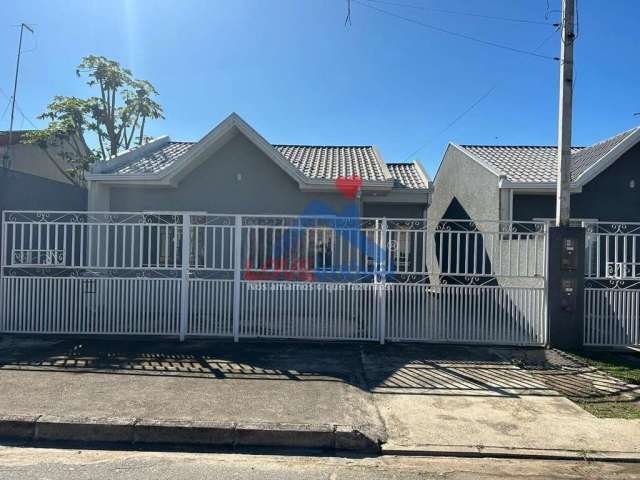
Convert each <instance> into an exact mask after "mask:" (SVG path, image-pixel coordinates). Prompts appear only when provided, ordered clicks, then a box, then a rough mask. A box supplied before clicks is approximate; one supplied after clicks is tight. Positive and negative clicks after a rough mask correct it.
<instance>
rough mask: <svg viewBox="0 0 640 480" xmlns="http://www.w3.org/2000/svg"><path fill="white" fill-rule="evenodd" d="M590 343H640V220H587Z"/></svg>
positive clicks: (586, 312) (587, 327)
mask: <svg viewBox="0 0 640 480" xmlns="http://www.w3.org/2000/svg"><path fill="white" fill-rule="evenodd" d="M584 226H585V228H586V238H585V246H586V258H585V300H584V339H583V343H584V345H586V346H596V347H628V346H636V347H638V346H640V223H616V222H584Z"/></svg>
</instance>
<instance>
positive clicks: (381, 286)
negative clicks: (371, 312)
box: [378, 218, 388, 345]
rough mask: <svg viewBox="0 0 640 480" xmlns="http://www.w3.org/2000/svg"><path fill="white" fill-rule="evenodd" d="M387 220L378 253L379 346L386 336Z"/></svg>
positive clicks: (384, 223)
mask: <svg viewBox="0 0 640 480" xmlns="http://www.w3.org/2000/svg"><path fill="white" fill-rule="evenodd" d="M387 243H388V242H387V219H386V218H383V219H382V229H381V233H380V246H379V250H378V251H379V252H380V254H381V255H382V258H381V259H380V262H378V266H379V270H380V273H379V274H378V279H379V280H378V295H379V297H378V298H379V301H378V305H379V307H378V308H379V312H378V314H379V315H380V317H379V318H380V345H384V341H385V338H386V336H387V332H386V330H387V285H386V283H387V256H388V255H387Z"/></svg>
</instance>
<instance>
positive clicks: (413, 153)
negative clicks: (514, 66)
mask: <svg viewBox="0 0 640 480" xmlns="http://www.w3.org/2000/svg"><path fill="white" fill-rule="evenodd" d="M556 33H557V32H556V31H554V32H553V33H552V34H551V35H549V36H547V37H546V38H545V39H544V40H542V42H540V43H539V44H538V46H536V48H534V49H533V51H534V52H536V51H538V50H540V49H541V48H542V47H543V46H544V45H545V44H546V43H547V42H548V41H549V40H551V38H553V37H554V36H555V34H556ZM503 81H504V77H503V78H500V79H499V80H497V81H496V82H495V83H494V84H493V86H492V87H491V88H489V89H488V90H487V91H486V92H484V93H483V94H482V95H480V97H478V98H477V99H476V100H475V101H474V102H473V103H472V104H471V105H470V106H469V107H467V108H466V109H465V110H464V111H463V112H462V113H460V114H459V115H458V116H457V117H456V118H454V119H453V120H452V121H451V122H449V123H448V124H447V125H446V126H445V127H444V128H442V129H441V130H439V131H438V132H436V134H435V135H433V136H432V137H431V138H429V140H427V141H426V142H424V143H423V144H422V145H420V147H418V148H417V149H416V150H415V151H413V152H412V153H410V154H409V155H407V157H406V158H405V159H404V160H403V162H406V161H408V160H410V159H411V157H413V156H415V155H417V154H418V153H419V152H420V151H421V150H423V149H424V148H425V147H427V146H429V145H430V144H431V143H432V142H433V141H435V139H436V138H438V137H439V136H440V135H442V134H443V133H446V132H447V131H448V130H449V129H450V128H452V127H453V126H454V125H455V124H457V123H458V122H459V121H460V120H462V119H463V118H464V117H465V116H466V115H467V114H468V113H469V112H471V111H472V110H473V109H474V108H476V107H477V106H478V105H479V104H480V103H482V101H483V100H484V99H486V98H487V97H488V96H489V95H491V93H492V92H493V91H494V90H495V89H496V88H498V86H499V85H500V84H501V83H502V82H503Z"/></svg>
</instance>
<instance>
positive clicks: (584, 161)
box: [429, 127, 640, 222]
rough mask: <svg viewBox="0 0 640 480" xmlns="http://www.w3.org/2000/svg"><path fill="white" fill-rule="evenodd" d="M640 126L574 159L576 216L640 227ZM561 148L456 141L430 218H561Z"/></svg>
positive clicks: (577, 151)
mask: <svg viewBox="0 0 640 480" xmlns="http://www.w3.org/2000/svg"><path fill="white" fill-rule="evenodd" d="M639 143H640V127H636V128H633V129H631V130H627V131H626V132H622V133H620V134H618V135H615V136H613V137H611V138H608V139H606V140H604V141H602V142H599V143H596V144H593V145H591V146H589V147H574V148H573V149H572V155H571V179H572V188H571V192H572V193H571V217H572V218H575V219H590V220H602V221H620V222H640V145H639ZM556 173H557V148H556V147H554V146H525V145H518V146H502V145H457V144H454V143H450V144H449V146H448V147H447V150H446V152H445V154H444V158H443V159H442V163H441V164H440V168H439V169H438V172H437V174H436V177H435V180H434V191H433V195H432V203H431V206H430V208H429V219H430V220H433V221H438V220H439V219H442V218H470V219H473V220H476V221H479V220H493V221H496V220H503V221H511V220H516V221H529V220H533V219H551V218H554V217H555V194H556Z"/></svg>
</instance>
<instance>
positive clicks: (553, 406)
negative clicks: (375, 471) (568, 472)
mask: <svg viewBox="0 0 640 480" xmlns="http://www.w3.org/2000/svg"><path fill="white" fill-rule="evenodd" d="M474 353H475V355H474ZM517 353H518V352H515V351H513V350H511V349H483V348H480V349H472V351H471V352H468V351H466V349H461V350H458V351H456V349H438V348H435V349H431V351H430V352H429V353H428V354H426V355H425V354H424V347H419V346H414V345H411V346H406V347H405V348H404V349H402V350H398V351H397V352H395V353H390V354H389V356H388V358H387V362H386V363H381V362H379V361H378V359H377V358H376V357H377V355H376V352H375V351H374V350H370V349H366V350H364V353H363V364H364V367H365V368H364V372H365V374H366V375H367V377H368V379H369V380H370V382H369V387H370V390H371V391H372V392H373V394H374V397H375V398H374V400H375V403H376V405H377V407H378V408H379V410H380V412H381V415H382V417H383V419H384V421H385V425H386V429H387V435H388V441H387V443H385V444H384V445H383V451H384V452H386V453H390V454H400V453H412V454H440V455H447V454H456V455H479V456H484V455H491V456H523V457H533V456H535V457H543V458H584V457H591V458H603V457H609V458H628V459H638V460H640V437H639V436H638V432H640V420H624V419H598V418H596V417H594V416H592V415H591V414H589V413H587V412H586V411H585V410H583V409H581V408H580V407H579V406H578V405H576V404H575V403H573V402H572V401H570V400H569V399H567V398H566V397H564V396H562V395H560V394H559V393H558V392H557V391H556V390H553V389H552V388H550V387H549V386H548V385H547V384H546V383H545V382H544V381H543V378H545V377H544V376H542V375H537V373H536V371H533V370H532V371H529V370H523V369H521V368H518V367H516V366H514V365H513V364H512V363H511V362H510V361H508V358H510V357H513V356H514V355H516V354H517ZM533 353H534V356H535V354H537V355H538V356H540V354H541V353H543V352H542V351H538V352H533ZM391 358H392V359H393V360H391V361H389V360H390V359H391ZM397 365H402V367H401V368H397Z"/></svg>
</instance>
